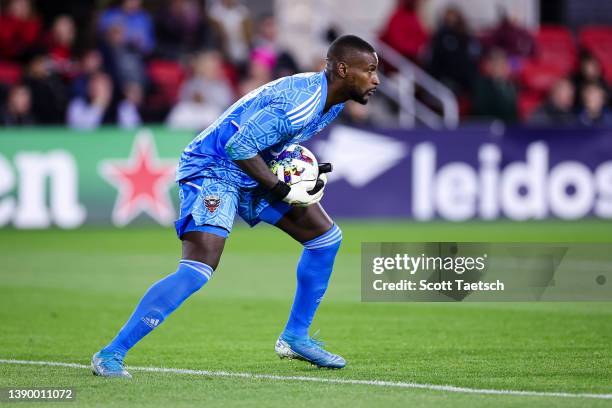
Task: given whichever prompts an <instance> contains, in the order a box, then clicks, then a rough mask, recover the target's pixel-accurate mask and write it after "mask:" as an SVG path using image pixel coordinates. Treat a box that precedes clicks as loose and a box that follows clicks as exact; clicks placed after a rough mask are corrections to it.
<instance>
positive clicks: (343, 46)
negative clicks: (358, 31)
mask: <svg viewBox="0 0 612 408" xmlns="http://www.w3.org/2000/svg"><path fill="white" fill-rule="evenodd" d="M355 52H372V53H373V52H376V51H375V50H374V47H372V46H371V45H370V43H368V42H367V41H365V40H363V39H361V38H359V37H357V36H356V35H343V36H340V37H338V38H336V39H335V40H334V42H332V43H331V44H330V46H329V48H328V49H327V59H328V60H329V61H343V60H346V59H348V58H350V57H351V56H352V55H351V54H354V53H355Z"/></svg>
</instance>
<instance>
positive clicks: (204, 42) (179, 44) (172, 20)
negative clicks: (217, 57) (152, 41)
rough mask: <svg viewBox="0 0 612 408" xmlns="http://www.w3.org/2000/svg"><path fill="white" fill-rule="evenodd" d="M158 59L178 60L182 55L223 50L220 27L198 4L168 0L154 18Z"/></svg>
mask: <svg viewBox="0 0 612 408" xmlns="http://www.w3.org/2000/svg"><path fill="white" fill-rule="evenodd" d="M155 29H156V37H157V43H158V46H157V49H156V54H157V55H158V56H159V57H162V58H167V59H172V60H178V59H179V58H180V57H181V56H182V55H184V54H188V53H192V52H195V51H201V50H210V49H217V50H222V49H224V48H223V34H222V33H221V27H220V26H219V24H218V23H217V22H215V21H214V20H212V19H211V18H210V17H209V16H208V14H207V13H206V9H205V8H203V7H202V2H201V1H198V0H170V1H169V2H167V3H166V5H165V6H164V7H162V9H161V10H160V12H159V13H158V14H157V17H156V22H155Z"/></svg>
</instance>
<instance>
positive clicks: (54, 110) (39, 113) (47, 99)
mask: <svg viewBox="0 0 612 408" xmlns="http://www.w3.org/2000/svg"><path fill="white" fill-rule="evenodd" d="M24 83H25V84H26V85H27V86H28V87H29V88H30V90H31V92H32V112H33V114H34V116H35V117H36V118H37V120H38V121H39V122H40V123H45V124H52V123H63V120H64V115H65V112H66V104H67V102H68V95H67V89H66V85H65V84H64V82H63V81H62V80H61V79H60V78H59V77H58V75H57V74H56V73H55V72H54V71H53V63H52V62H51V60H50V59H49V57H47V56H46V55H37V56H35V57H34V58H33V59H32V60H31V62H30V64H29V65H28V70H27V75H26V76H25V78H24Z"/></svg>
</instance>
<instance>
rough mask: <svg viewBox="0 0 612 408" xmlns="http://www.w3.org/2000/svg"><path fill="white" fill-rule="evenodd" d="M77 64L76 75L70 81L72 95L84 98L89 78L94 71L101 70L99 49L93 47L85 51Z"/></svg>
mask: <svg viewBox="0 0 612 408" xmlns="http://www.w3.org/2000/svg"><path fill="white" fill-rule="evenodd" d="M78 65H79V66H78V75H77V76H76V78H74V80H73V81H72V90H71V91H72V97H73V98H74V97H81V98H86V97H87V84H88V82H89V78H90V77H91V76H92V75H93V74H95V73H96V72H100V71H102V55H101V54H100V51H98V50H95V49H91V50H87V51H85V53H84V54H83V55H82V56H81V58H80V60H79V64H78Z"/></svg>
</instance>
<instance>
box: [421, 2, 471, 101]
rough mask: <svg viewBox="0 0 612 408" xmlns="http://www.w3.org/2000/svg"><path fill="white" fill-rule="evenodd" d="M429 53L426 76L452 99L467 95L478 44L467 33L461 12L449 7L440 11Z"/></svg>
mask: <svg viewBox="0 0 612 408" xmlns="http://www.w3.org/2000/svg"><path fill="white" fill-rule="evenodd" d="M430 49H431V60H430V63H429V71H430V73H431V74H432V75H433V76H434V77H436V78H437V79H438V80H440V81H441V82H443V83H444V84H445V85H446V86H448V87H449V88H450V89H451V90H452V91H453V92H454V93H455V95H462V94H464V93H467V92H470V91H471V89H472V87H473V85H474V81H475V80H476V78H477V74H478V58H479V54H480V44H479V43H478V41H477V40H476V38H474V37H473V36H472V35H471V34H470V33H469V29H468V27H467V23H466V21H465V17H464V16H463V14H462V13H461V10H459V9H458V8H456V7H449V8H447V9H446V10H445V11H444V15H443V17H442V23H441V24H440V27H439V28H438V30H437V31H436V33H435V34H434V36H433V38H432V40H431V44H430Z"/></svg>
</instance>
